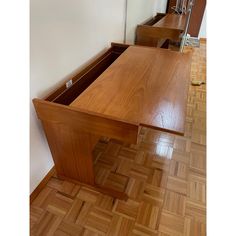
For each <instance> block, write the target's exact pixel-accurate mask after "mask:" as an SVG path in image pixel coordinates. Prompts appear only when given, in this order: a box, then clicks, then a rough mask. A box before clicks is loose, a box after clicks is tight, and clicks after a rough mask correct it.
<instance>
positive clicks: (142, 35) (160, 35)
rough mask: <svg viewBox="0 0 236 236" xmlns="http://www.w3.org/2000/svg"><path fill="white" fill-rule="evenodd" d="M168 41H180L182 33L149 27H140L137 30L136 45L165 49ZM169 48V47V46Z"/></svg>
mask: <svg viewBox="0 0 236 236" xmlns="http://www.w3.org/2000/svg"><path fill="white" fill-rule="evenodd" d="M166 40H173V41H176V42H178V41H180V33H179V31H177V30H172V29H167V28H158V27H152V26H148V25H138V26H137V29H136V42H135V44H136V45H141V46H149V47H162V48H163V47H164V46H163V42H165V41H166ZM167 48H168V45H167Z"/></svg>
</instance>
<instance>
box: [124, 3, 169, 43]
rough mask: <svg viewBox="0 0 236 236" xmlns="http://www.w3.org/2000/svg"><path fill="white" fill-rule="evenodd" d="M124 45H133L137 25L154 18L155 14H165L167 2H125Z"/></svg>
mask: <svg viewBox="0 0 236 236" xmlns="http://www.w3.org/2000/svg"><path fill="white" fill-rule="evenodd" d="M126 1H127V9H126V10H127V11H126V12H127V15H126V30H125V43H127V44H134V42H135V37H136V28H137V25H139V24H142V23H143V22H145V21H147V20H148V19H150V18H152V17H154V16H155V15H156V13H157V12H159V13H165V12H166V7H167V0H126Z"/></svg>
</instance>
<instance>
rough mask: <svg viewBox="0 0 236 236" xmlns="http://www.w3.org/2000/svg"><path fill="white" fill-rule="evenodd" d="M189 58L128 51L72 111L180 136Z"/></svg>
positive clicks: (169, 53) (158, 51)
mask: <svg viewBox="0 0 236 236" xmlns="http://www.w3.org/2000/svg"><path fill="white" fill-rule="evenodd" d="M190 63H191V54H181V53H178V52H172V51H169V50H164V49H158V48H157V49H154V48H148V47H139V46H131V47H129V48H128V49H127V50H126V51H125V52H124V53H123V54H122V55H121V56H120V57H119V58H118V59H117V60H116V61H115V62H114V63H113V64H112V65H111V66H110V67H109V68H108V69H107V70H106V71H105V72H104V73H103V74H102V75H101V76H99V77H98V79H97V80H96V81H95V82H94V83H93V84H91V85H90V86H89V88H87V89H86V90H85V91H84V92H83V93H82V94H81V95H80V96H78V97H77V98H76V99H75V100H74V101H73V102H72V103H71V105H70V106H71V107H76V108H79V109H83V110H85V111H90V112H94V113H95V114H98V115H106V116H109V117H111V118H113V119H121V120H124V121H125V122H127V123H131V124H140V125H143V126H148V127H152V128H156V129H160V130H165V131H168V132H172V133H177V134H183V133H184V125H185V112H186V102H187V92H188V83H189V76H190Z"/></svg>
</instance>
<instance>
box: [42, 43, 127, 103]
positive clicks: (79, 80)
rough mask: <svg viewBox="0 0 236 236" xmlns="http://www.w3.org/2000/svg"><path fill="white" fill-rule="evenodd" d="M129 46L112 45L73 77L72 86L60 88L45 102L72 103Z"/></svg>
mask: <svg viewBox="0 0 236 236" xmlns="http://www.w3.org/2000/svg"><path fill="white" fill-rule="evenodd" d="M128 47H129V45H125V44H115V43H113V44H112V47H111V48H110V49H109V50H108V51H107V52H105V53H104V54H103V55H102V56H100V57H99V58H98V59H97V60H95V61H94V62H93V63H91V64H90V65H88V66H87V67H86V68H85V69H84V70H82V71H81V72H80V73H78V74H77V75H76V76H74V77H73V78H72V79H71V80H72V85H71V86H70V87H69V88H66V85H63V86H61V87H60V88H59V89H57V90H56V91H54V92H53V93H52V94H51V95H49V96H48V97H47V98H46V99H45V100H46V101H51V102H55V103H59V104H63V105H69V104H70V103H71V102H73V101H74V100H75V99H76V98H77V97H78V96H79V95H80V94H81V93H82V92H83V91H84V90H85V89H86V88H87V87H88V86H89V85H90V84H92V83H93V82H94V81H95V80H96V79H97V78H98V77H99V76H100V75H101V74H102V73H103V72H104V71H105V70H106V69H107V68H108V67H109V66H110V65H111V64H112V63H113V62H114V61H115V60H116V59H117V58H118V57H119V56H120V55H121V54H122V53H123V52H124V51H125V50H126V49H127V48H128Z"/></svg>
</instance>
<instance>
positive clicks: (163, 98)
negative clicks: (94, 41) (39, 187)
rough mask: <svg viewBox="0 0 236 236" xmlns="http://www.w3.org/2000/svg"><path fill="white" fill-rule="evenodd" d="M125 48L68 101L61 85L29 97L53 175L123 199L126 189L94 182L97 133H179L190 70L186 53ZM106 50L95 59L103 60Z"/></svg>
mask: <svg viewBox="0 0 236 236" xmlns="http://www.w3.org/2000/svg"><path fill="white" fill-rule="evenodd" d="M126 48H127V49H125V50H123V51H124V52H123V51H122V53H120V54H121V55H120V56H119V57H118V58H117V59H116V60H114V62H113V64H111V65H110V66H108V67H107V69H106V68H105V66H103V70H104V72H103V73H100V76H98V78H97V79H96V80H95V81H94V82H93V83H91V85H90V86H89V87H88V88H87V89H85V90H84V91H83V92H82V93H80V94H79V96H78V97H77V98H75V99H74V101H72V102H71V103H70V104H68V101H70V99H68V100H66V99H65V98H64V99H60V97H63V96H64V95H63V94H66V93H67V94H71V95H70V96H72V97H73V96H74V92H73V93H68V89H67V90H66V89H65V90H64V91H63V89H62V88H59V89H58V90H57V91H55V92H54V93H53V94H52V95H50V96H48V97H47V98H46V99H44V100H42V99H34V100H33V102H34V105H35V109H36V111H37V114H38V117H39V119H41V121H42V124H43V128H44V131H45V134H46V137H47V140H48V144H49V147H50V150H51V152H52V156H53V159H54V162H55V167H56V170H57V174H58V176H59V177H61V178H62V179H68V180H70V181H73V182H76V183H80V184H83V185H86V184H88V185H90V186H93V187H94V188H96V189H97V190H99V191H100V192H102V193H105V194H110V195H111V196H113V197H116V198H120V199H126V198H127V196H126V194H125V193H123V192H119V191H116V190H113V189H107V188H104V187H101V186H98V185H97V184H96V182H95V179H94V170H93V155H92V150H93V147H94V145H95V144H96V142H97V141H98V139H99V138H100V136H106V137H111V138H114V139H118V140H122V141H125V142H129V143H134V144H135V143H136V142H137V136H138V131H139V128H140V126H148V127H152V128H155V129H160V130H165V131H168V132H171V133H177V134H184V121H185V112H186V104H187V91H188V83H189V75H190V54H180V53H178V52H172V51H169V50H165V49H158V48H157V49H155V48H148V47H139V46H130V47H128V46H127V47H126ZM113 51H114V50H113ZM115 53H117V50H116V51H115ZM107 55H110V54H107ZM107 55H106V56H103V57H101V58H100V59H101V60H99V63H100V62H101V63H104V61H105V59H106V58H107ZM113 59H114V58H113ZM106 60H107V59H106ZM108 64H110V62H109V63H108ZM96 65H98V64H96V63H95V64H93V66H90V67H88V68H87V70H85V74H87V73H91V74H93V75H95V74H96V73H95V71H94V68H96ZM99 68H101V64H99ZM85 74H83V75H85ZM80 75H81V74H80ZM77 81H81V78H80V79H78V80H77ZM75 85H76V81H75V83H74V86H75ZM71 89H73V86H72V88H71ZM58 91H60V93H59V92H58ZM73 91H74V90H73ZM58 101H60V102H58ZM58 103H60V104H58ZM62 103H63V104H62Z"/></svg>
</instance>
